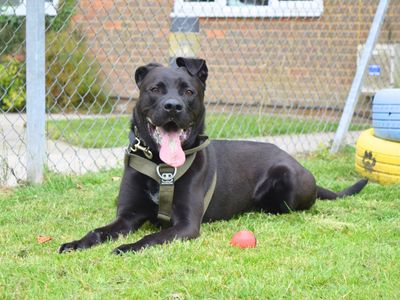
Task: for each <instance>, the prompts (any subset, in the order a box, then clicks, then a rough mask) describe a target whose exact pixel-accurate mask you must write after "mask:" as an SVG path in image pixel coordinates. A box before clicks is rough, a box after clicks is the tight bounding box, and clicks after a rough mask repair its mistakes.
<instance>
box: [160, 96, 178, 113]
mask: <svg viewBox="0 0 400 300" xmlns="http://www.w3.org/2000/svg"><path fill="white" fill-rule="evenodd" d="M164 109H165V110H166V111H167V112H169V113H179V112H181V111H182V110H183V103H182V102H181V101H179V100H177V99H168V100H167V101H165V103H164Z"/></svg>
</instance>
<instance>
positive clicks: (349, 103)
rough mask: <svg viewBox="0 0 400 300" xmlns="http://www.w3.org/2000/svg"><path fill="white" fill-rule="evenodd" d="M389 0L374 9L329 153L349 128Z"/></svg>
mask: <svg viewBox="0 0 400 300" xmlns="http://www.w3.org/2000/svg"><path fill="white" fill-rule="evenodd" d="M389 3H390V0H380V1H379V5H378V8H377V9H376V13H375V17H374V20H373V22H372V26H371V30H370V31H369V34H368V39H367V41H366V43H365V47H364V49H363V51H362V55H361V59H360V63H359V65H358V68H357V71H356V75H355V76H354V79H353V83H352V85H351V88H350V92H349V95H348V96H347V100H346V105H345V106H344V109H343V114H342V117H341V119H340V123H339V127H338V129H337V130H336V133H335V137H334V139H333V143H332V148H331V153H336V152H337V151H338V150H339V148H340V146H341V145H342V143H343V140H344V136H345V135H346V133H347V131H348V130H349V126H350V121H351V119H352V117H353V113H354V109H355V107H356V104H357V101H358V97H359V96H360V89H361V85H362V83H363V80H364V76H365V71H366V69H367V64H368V62H369V60H370V58H371V55H372V51H373V50H374V47H375V44H376V41H377V39H378V36H379V32H380V30H381V26H382V23H383V20H384V18H385V14H386V11H387V8H388V6H389Z"/></svg>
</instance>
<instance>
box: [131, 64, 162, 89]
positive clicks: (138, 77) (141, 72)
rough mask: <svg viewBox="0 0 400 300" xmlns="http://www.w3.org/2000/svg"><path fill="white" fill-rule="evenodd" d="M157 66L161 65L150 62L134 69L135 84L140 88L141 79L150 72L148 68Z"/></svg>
mask: <svg viewBox="0 0 400 300" xmlns="http://www.w3.org/2000/svg"><path fill="white" fill-rule="evenodd" d="M157 67H162V65H160V64H157V63H150V64H148V65H146V66H142V67H139V68H137V69H136V72H135V81H136V84H137V86H138V87H139V88H140V85H141V83H142V81H143V79H144V78H145V77H146V75H147V74H148V73H149V72H150V70H152V69H154V68H157Z"/></svg>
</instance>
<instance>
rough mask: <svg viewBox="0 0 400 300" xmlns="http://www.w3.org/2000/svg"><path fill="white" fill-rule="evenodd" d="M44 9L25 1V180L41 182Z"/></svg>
mask: <svg viewBox="0 0 400 300" xmlns="http://www.w3.org/2000/svg"><path fill="white" fill-rule="evenodd" d="M44 10H45V6H44V0H35V1H32V0H28V1H26V112H27V124H26V125H27V128H26V134H27V135H26V145H27V180H28V182H30V183H40V182H42V180H43V169H44V160H45V117H46V113H45V17H44V16H45V14H44Z"/></svg>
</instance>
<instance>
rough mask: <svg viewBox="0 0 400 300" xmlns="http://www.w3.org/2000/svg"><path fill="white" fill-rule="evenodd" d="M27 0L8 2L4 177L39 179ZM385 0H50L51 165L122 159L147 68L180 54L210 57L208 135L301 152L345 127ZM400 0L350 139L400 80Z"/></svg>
mask: <svg viewBox="0 0 400 300" xmlns="http://www.w3.org/2000/svg"><path fill="white" fill-rule="evenodd" d="M25 3H26V2H25V1H21V0H13V1H11V0H8V1H7V0H0V14H1V15H0V39H1V44H0V62H1V64H0V109H1V111H0V125H1V126H0V139H1V141H2V143H1V147H0V163H1V168H0V185H2V184H3V185H4V184H6V185H7V184H11V185H12V184H15V183H17V182H18V181H20V180H25V179H26V174H25V173H26V171H25V169H26V155H25V152H26V146H25V122H26V116H25V90H26V84H25V68H26V66H25V17H24V9H25ZM378 3H379V1H378V0H366V1H339V0H310V1H299V0H298V1H289V0H287V1H278V0H269V1H267V0H215V1H211V0H210V1H190V0H175V1H172V0H171V1H163V0H150V1H143V0H129V1H128V0H90V1H89V0H53V1H46V107H47V125H46V128H47V132H46V134H47V166H48V168H49V170H51V171H55V172H74V173H82V172H86V171H97V170H99V169H102V168H108V167H114V166H116V165H118V164H121V163H122V158H123V151H124V147H125V146H126V145H127V141H128V140H127V133H128V131H129V125H130V124H129V122H130V114H131V112H132V107H133V106H134V104H135V102H136V100H137V98H138V89H137V87H136V86H135V83H134V78H133V77H134V76H133V74H134V72H135V69H136V68H137V67H139V66H141V65H145V64H147V63H149V62H159V63H162V64H164V65H167V64H169V63H171V62H172V61H173V59H174V58H175V57H177V56H196V57H201V58H204V59H205V60H206V61H207V65H208V68H209V77H208V81H207V91H206V105H207V109H208V115H207V129H206V131H207V133H208V134H209V135H210V136H212V137H213V138H230V139H252V140H262V141H270V142H272V143H275V144H278V145H279V146H280V147H282V148H283V149H285V150H287V151H289V152H291V153H299V152H308V151H314V150H316V149H317V148H319V147H322V146H324V145H325V146H326V145H328V144H329V143H330V141H331V140H332V138H333V135H334V132H335V130H336V128H337V125H338V123H339V120H340V117H341V113H342V111H343V107H344V104H345V101H346V97H347V94H348V92H349V89H350V86H351V83H352V80H353V77H354V74H355V72H356V68H357V62H358V60H359V57H360V53H361V51H362V49H363V45H364V44H365V41H366V39H367V36H368V32H369V29H370V27H371V24H372V20H373V17H374V14H375V11H376V8H377V5H378ZM399 45H400V3H399V2H398V1H392V3H391V5H390V6H389V10H388V14H387V15H386V16H385V20H384V25H383V28H382V31H381V33H380V37H379V40H378V43H377V44H376V46H375V50H374V53H373V56H372V59H371V61H370V63H369V68H368V70H367V74H365V75H366V76H365V80H364V83H363V86H362V89H361V96H360V99H359V101H358V104H357V108H356V112H355V114H354V117H353V120H352V124H351V128H350V133H349V134H348V137H347V140H348V142H349V143H354V140H355V138H356V137H357V135H358V132H359V131H360V130H362V129H364V128H368V127H370V126H371V122H370V110H371V101H372V98H373V95H374V94H375V92H376V91H377V90H379V89H382V88H387V87H399V86H400V48H399Z"/></svg>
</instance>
